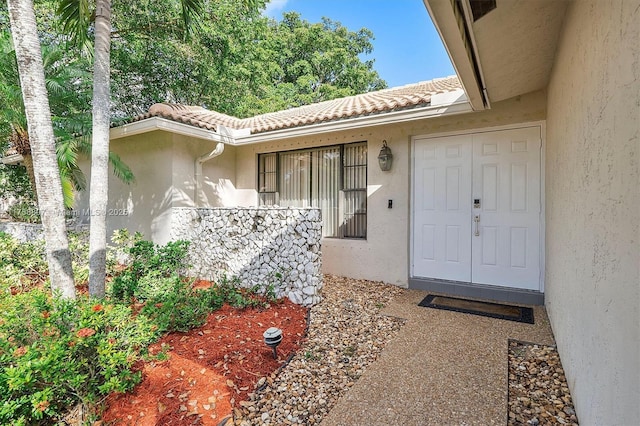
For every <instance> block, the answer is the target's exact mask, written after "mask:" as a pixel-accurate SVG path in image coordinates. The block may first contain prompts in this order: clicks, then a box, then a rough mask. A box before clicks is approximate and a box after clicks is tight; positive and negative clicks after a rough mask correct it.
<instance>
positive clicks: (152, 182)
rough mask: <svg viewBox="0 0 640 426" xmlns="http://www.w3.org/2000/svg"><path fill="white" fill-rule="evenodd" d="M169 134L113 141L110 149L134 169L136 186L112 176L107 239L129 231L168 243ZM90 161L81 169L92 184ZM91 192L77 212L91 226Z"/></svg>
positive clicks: (82, 197) (80, 200)
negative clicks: (116, 233)
mask: <svg viewBox="0 0 640 426" xmlns="http://www.w3.org/2000/svg"><path fill="white" fill-rule="evenodd" d="M172 138H173V136H172V135H171V134H170V133H166V132H160V131H155V132H151V133H147V134H143V135H137V136H131V137H127V138H122V139H115V140H112V141H111V144H110V149H111V151H113V152H114V153H116V154H118V155H119V156H120V158H121V159H122V160H123V161H124V162H125V163H126V164H127V165H128V166H129V167H130V168H131V170H132V171H133V174H134V175H135V179H136V180H135V182H134V183H132V184H130V185H127V184H124V183H122V181H120V180H119V179H118V178H116V177H115V176H114V175H113V174H112V173H109V209H108V212H107V213H108V214H107V235H108V236H111V234H112V232H113V231H114V230H116V229H121V228H128V229H129V230H130V231H131V232H141V233H142V234H144V236H145V237H146V238H151V237H153V238H154V240H155V241H157V242H161V243H164V242H166V241H168V239H169V228H170V220H171V215H170V212H171V210H170V209H171V201H172V189H171V180H172V175H171V173H170V171H171V158H172ZM89 164H90V163H89V159H83V160H82V161H81V168H82V170H83V172H84V173H85V176H86V177H87V184H88V185H89V184H90V167H89ZM89 192H90V187H89V188H88V190H87V191H85V192H82V193H80V194H78V197H77V200H76V211H77V212H78V213H79V214H80V218H79V219H80V221H81V222H83V223H88V221H89V218H88V216H87V214H86V213H87V212H88V209H89Z"/></svg>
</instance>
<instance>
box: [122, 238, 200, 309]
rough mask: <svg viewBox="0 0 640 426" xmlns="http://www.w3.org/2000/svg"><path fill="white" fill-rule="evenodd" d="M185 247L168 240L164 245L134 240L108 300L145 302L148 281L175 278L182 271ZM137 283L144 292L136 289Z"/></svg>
mask: <svg viewBox="0 0 640 426" xmlns="http://www.w3.org/2000/svg"><path fill="white" fill-rule="evenodd" d="M188 248H189V242H188V241H172V242H169V243H167V244H166V245H164V246H159V245H155V244H153V242H151V241H146V240H137V241H135V242H134V244H133V246H132V247H131V248H130V249H129V256H130V259H131V263H130V264H129V265H128V266H127V267H126V268H125V269H124V270H123V271H122V272H121V273H120V274H119V275H117V276H116V277H115V278H114V280H113V283H112V285H111V295H112V297H114V298H115V299H117V300H120V301H128V300H130V299H131V298H133V297H137V298H140V299H141V300H146V297H147V296H146V294H147V293H149V291H150V287H152V286H150V285H149V284H150V281H153V280H157V279H159V278H172V277H178V276H179V275H180V272H183V271H184V269H185V260H186V257H187V250H188ZM145 277H146V278H145ZM141 284H143V286H144V287H145V288H144V289H139V287H140V285H141Z"/></svg>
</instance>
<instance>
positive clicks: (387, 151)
mask: <svg viewBox="0 0 640 426" xmlns="http://www.w3.org/2000/svg"><path fill="white" fill-rule="evenodd" d="M378 163H379V164H380V170H382V171H383V172H388V171H389V170H391V163H393V154H392V153H391V148H389V147H388V146H387V141H386V140H383V141H382V149H381V150H380V154H378Z"/></svg>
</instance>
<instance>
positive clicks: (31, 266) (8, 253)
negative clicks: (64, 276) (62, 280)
mask: <svg viewBox="0 0 640 426" xmlns="http://www.w3.org/2000/svg"><path fill="white" fill-rule="evenodd" d="M0 269H3V270H5V271H7V272H8V271H10V270H12V271H19V273H20V275H21V277H20V278H19V279H18V281H16V280H15V279H12V280H11V281H12V285H13V286H15V287H17V289H19V290H21V291H23V290H25V289H27V288H29V287H30V286H31V284H32V281H38V282H42V281H45V280H46V278H47V270H48V265H47V262H46V260H45V248H44V241H32V242H25V243H21V242H20V241H18V240H16V239H15V238H13V237H12V236H11V235H9V234H6V233H4V232H0ZM7 275H12V273H8V274H7ZM1 277H2V273H0V280H1ZM14 278H15V277H14ZM5 285H6V283H5Z"/></svg>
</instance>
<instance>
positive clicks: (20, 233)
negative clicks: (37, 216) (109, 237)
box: [0, 222, 89, 242]
mask: <svg viewBox="0 0 640 426" xmlns="http://www.w3.org/2000/svg"><path fill="white" fill-rule="evenodd" d="M67 231H69V232H85V231H89V226H88V225H82V224H75V223H67ZM0 232H4V233H6V234H9V235H11V236H12V237H13V238H15V239H16V240H18V241H22V242H27V241H35V240H42V239H44V236H43V235H42V225H41V224H39V223H25V222H0Z"/></svg>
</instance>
